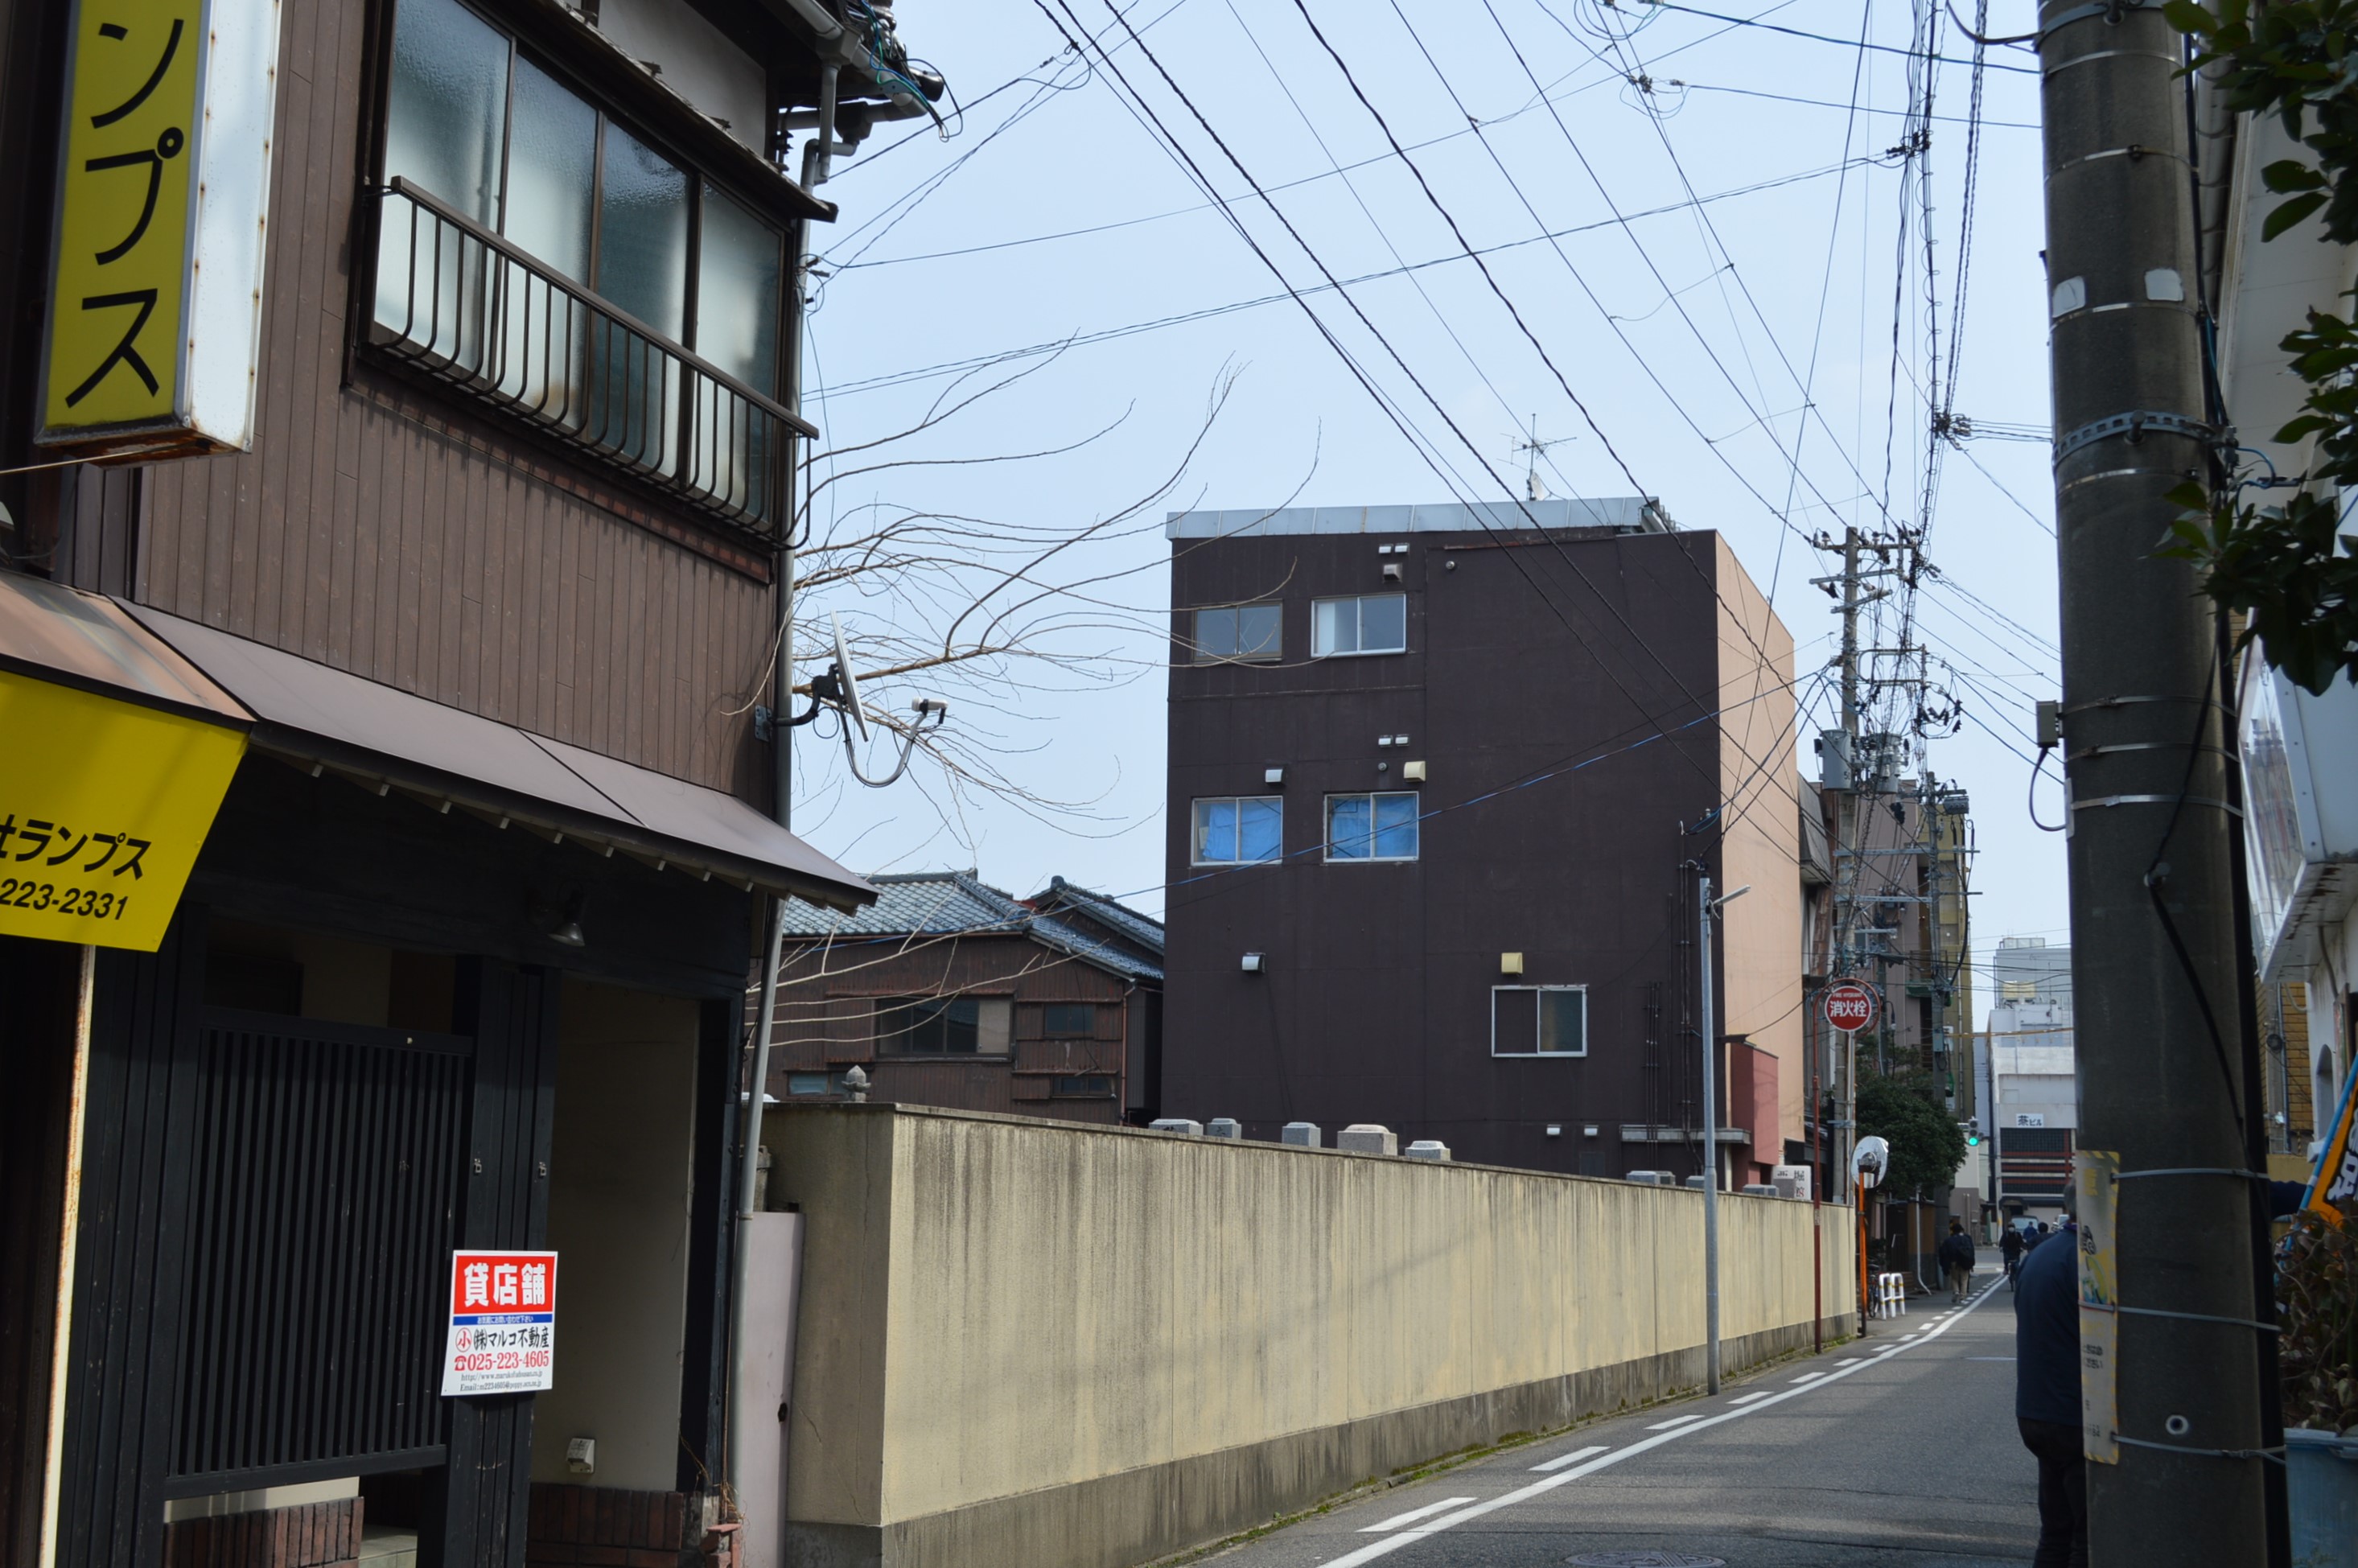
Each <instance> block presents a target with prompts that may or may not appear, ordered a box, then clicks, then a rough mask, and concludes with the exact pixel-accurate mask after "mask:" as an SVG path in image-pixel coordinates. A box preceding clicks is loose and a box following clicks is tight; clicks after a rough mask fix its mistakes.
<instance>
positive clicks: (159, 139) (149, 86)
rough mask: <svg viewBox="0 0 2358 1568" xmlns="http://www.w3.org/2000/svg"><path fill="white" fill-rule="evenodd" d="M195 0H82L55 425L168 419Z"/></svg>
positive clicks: (199, 28)
mask: <svg viewBox="0 0 2358 1568" xmlns="http://www.w3.org/2000/svg"><path fill="white" fill-rule="evenodd" d="M204 38H205V29H204V5H203V0H83V4H82V5H80V6H78V7H77V11H76V16H75V18H74V42H73V67H72V70H73V79H72V91H71V93H70V108H69V110H68V113H67V122H66V156H65V167H64V170H63V190H62V192H61V200H60V203H59V223H58V254H57V279H56V287H55V288H54V290H53V291H52V293H51V295H50V305H49V310H50V321H49V406H48V419H47V424H48V427H49V432H50V433H52V434H53V435H54V434H59V433H66V432H70V431H74V430H92V429H97V428H102V427H115V426H139V425H156V426H163V425H168V424H171V423H173V422H174V421H175V420H176V419H177V418H178V413H179V407H180V385H179V378H180V370H181V363H182V355H181V351H180V338H181V332H180V315H181V307H182V297H181V296H182V291H183V285H184V281H185V279H186V277H187V276H188V260H189V205H190V200H191V192H192V190H193V189H194V184H195V176H194V173H193V171H194V169H195V168H196V164H197V157H196V146H195V144H196V139H197V136H198V134H199V132H200V129H201V121H200V117H199V110H198V102H197V87H198V81H199V76H198V69H197V68H198V57H199V55H200V53H201V52H202V50H203V45H204Z"/></svg>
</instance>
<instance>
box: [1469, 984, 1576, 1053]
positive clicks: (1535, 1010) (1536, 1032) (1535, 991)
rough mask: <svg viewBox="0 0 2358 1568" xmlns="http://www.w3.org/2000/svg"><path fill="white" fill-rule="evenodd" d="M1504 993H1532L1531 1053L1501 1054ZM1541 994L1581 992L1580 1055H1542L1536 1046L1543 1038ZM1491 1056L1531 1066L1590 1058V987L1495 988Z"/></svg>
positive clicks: (1492, 990)
mask: <svg viewBox="0 0 2358 1568" xmlns="http://www.w3.org/2000/svg"><path fill="white" fill-rule="evenodd" d="M1501 991H1528V992H1530V993H1531V1040H1532V1042H1533V1046H1532V1049H1531V1050H1529V1051H1501V1050H1499V1049H1498V993H1499V992H1501ZM1542 991H1577V992H1579V993H1580V1049H1579V1050H1577V1051H1541V1050H1540V1049H1538V1044H1537V1043H1538V1040H1539V1037H1540V1027H1539V1024H1540V1020H1539V1005H1540V1004H1539V996H1540V993H1541V992H1542ZM1490 1054H1491V1055H1493V1056H1499V1057H1504V1058H1507V1059H1509V1060H1511V1061H1518V1062H1525V1061H1529V1062H1569V1061H1576V1060H1578V1059H1579V1058H1581V1057H1583V1056H1585V1055H1587V1054H1588V987H1587V986H1586V985H1585V984H1584V985H1564V986H1543V985H1527V986H1492V987H1491V988H1490Z"/></svg>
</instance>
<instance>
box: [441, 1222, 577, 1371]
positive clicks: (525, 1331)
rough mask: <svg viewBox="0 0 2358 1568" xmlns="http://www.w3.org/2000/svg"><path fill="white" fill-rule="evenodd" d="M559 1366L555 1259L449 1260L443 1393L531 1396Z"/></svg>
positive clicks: (488, 1255) (493, 1255)
mask: <svg viewBox="0 0 2358 1568" xmlns="http://www.w3.org/2000/svg"><path fill="white" fill-rule="evenodd" d="M556 1365H557V1254H556V1253H554V1252H454V1253H452V1254H451V1255H450V1337H449V1343H448V1344H447V1345H446V1346H445V1347H444V1350H443V1355H442V1394H443V1397H444V1398H446V1399H448V1398H449V1397H451V1396H453V1395H466V1394H527V1393H533V1392H535V1391H536V1390H541V1389H546V1388H548V1387H549V1386H550V1374H551V1373H552V1372H553V1371H554V1370H555V1368H556Z"/></svg>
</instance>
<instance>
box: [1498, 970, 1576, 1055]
mask: <svg viewBox="0 0 2358 1568" xmlns="http://www.w3.org/2000/svg"><path fill="white" fill-rule="evenodd" d="M1490 1054H1492V1055H1493V1056H1585V1055H1586V1054H1588V992H1587V990H1586V989H1585V988H1584V987H1580V986H1493V987H1492V988H1491V989H1490Z"/></svg>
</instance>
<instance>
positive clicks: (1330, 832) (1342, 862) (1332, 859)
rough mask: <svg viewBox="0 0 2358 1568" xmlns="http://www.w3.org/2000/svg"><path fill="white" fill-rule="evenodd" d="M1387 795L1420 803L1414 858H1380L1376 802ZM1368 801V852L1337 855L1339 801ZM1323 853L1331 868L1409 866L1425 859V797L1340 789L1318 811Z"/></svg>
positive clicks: (1409, 791)
mask: <svg viewBox="0 0 2358 1568" xmlns="http://www.w3.org/2000/svg"><path fill="white" fill-rule="evenodd" d="M1386 795H1406V796H1408V797H1409V798H1410V799H1411V800H1412V801H1414V802H1416V814H1415V816H1413V817H1412V818H1411V820H1410V824H1409V825H1410V826H1411V827H1414V828H1415V829H1416V853H1414V854H1412V855H1379V854H1376V853H1375V852H1374V849H1375V842H1374V840H1375V834H1376V802H1377V801H1378V800H1380V799H1382V798H1383V797H1384V796H1386ZM1338 800H1364V801H1366V802H1367V803H1368V853H1367V854H1364V855H1338V854H1336V853H1335V802H1336V801H1338ZM1318 837H1319V838H1320V840H1321V843H1320V848H1319V852H1320V853H1321V854H1322V855H1324V856H1325V859H1326V863H1327V864H1328V865H1330V866H1406V865H1411V864H1413V863H1414V862H1416V861H1418V860H1422V859H1423V858H1424V796H1423V793H1422V791H1419V790H1412V789H1347V790H1337V791H1336V793H1334V794H1333V795H1328V796H1326V797H1325V800H1324V801H1322V802H1321V803H1320V805H1319V808H1318Z"/></svg>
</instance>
